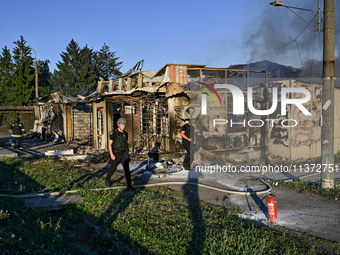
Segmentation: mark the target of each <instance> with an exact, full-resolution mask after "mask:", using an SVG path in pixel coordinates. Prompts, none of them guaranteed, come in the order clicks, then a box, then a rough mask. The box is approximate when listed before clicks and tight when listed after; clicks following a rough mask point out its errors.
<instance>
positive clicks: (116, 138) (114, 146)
mask: <svg viewBox="0 0 340 255" xmlns="http://www.w3.org/2000/svg"><path fill="white" fill-rule="evenodd" d="M117 125H118V128H117V129H115V130H114V131H113V132H112V133H111V135H110V140H109V151H110V161H109V162H110V164H111V169H110V170H109V172H108V173H107V174H106V180H105V185H106V186H111V184H110V179H111V176H112V175H113V174H114V172H116V170H117V166H118V164H119V163H122V165H123V168H124V172H125V179H126V183H127V188H128V190H134V188H133V187H132V184H131V173H130V168H129V161H130V157H129V147H128V133H127V132H126V131H125V130H124V129H125V125H126V119H124V118H119V119H118V121H117Z"/></svg>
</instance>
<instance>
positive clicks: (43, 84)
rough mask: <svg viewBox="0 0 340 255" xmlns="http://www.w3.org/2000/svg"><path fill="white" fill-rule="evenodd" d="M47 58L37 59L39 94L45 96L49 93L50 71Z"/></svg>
mask: <svg viewBox="0 0 340 255" xmlns="http://www.w3.org/2000/svg"><path fill="white" fill-rule="evenodd" d="M49 63H50V61H49V60H45V61H43V60H39V61H38V70H39V75H38V77H39V96H40V97H43V96H47V95H49V94H50V93H51V73H50V68H49V66H48V64H49Z"/></svg>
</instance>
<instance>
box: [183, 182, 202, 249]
mask: <svg viewBox="0 0 340 255" xmlns="http://www.w3.org/2000/svg"><path fill="white" fill-rule="evenodd" d="M198 177H199V176H197V177H196V178H195V179H193V180H191V181H190V182H191V183H198ZM189 180H190V178H189ZM193 188H196V189H197V186H196V187H195V186H194V185H192V184H185V185H184V186H183V188H182V189H183V192H184V193H188V191H189V192H190V193H191V195H189V198H188V209H189V211H190V218H191V222H192V224H193V229H192V234H191V240H190V242H189V244H188V248H187V251H186V254H202V252H203V249H204V242H205V239H206V234H205V223H204V219H203V215H202V209H201V206H200V198H199V195H198V191H197V190H196V192H193V191H192V189H193Z"/></svg>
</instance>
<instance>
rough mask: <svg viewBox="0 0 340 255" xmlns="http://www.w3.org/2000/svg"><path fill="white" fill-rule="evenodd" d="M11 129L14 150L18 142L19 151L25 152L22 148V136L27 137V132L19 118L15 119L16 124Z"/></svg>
mask: <svg viewBox="0 0 340 255" xmlns="http://www.w3.org/2000/svg"><path fill="white" fill-rule="evenodd" d="M9 128H10V129H11V133H12V134H11V136H12V145H11V146H12V148H13V149H14V148H15V144H16V141H18V145H19V149H20V150H23V149H24V148H23V147H22V135H24V136H26V130H25V127H24V125H23V124H22V123H20V119H19V118H15V122H14V123H12V124H11V125H10V127H9Z"/></svg>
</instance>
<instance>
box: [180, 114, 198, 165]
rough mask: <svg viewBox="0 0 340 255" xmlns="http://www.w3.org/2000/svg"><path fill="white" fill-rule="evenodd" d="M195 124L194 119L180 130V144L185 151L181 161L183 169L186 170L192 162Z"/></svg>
mask: <svg viewBox="0 0 340 255" xmlns="http://www.w3.org/2000/svg"><path fill="white" fill-rule="evenodd" d="M195 124H196V119H190V121H189V124H184V126H183V127H182V130H181V136H182V144H183V147H184V149H185V150H186V151H187V155H186V156H185V158H184V161H183V167H184V169H186V170H190V169H191V164H192V161H193V160H194V145H195V144H196V133H195Z"/></svg>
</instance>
